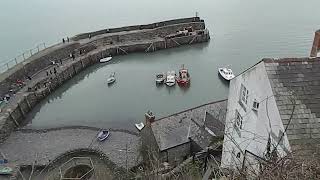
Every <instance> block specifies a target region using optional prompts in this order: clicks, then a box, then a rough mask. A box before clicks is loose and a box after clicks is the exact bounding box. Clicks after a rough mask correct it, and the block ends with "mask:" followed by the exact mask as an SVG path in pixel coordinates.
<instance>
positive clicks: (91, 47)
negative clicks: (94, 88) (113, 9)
mask: <svg viewBox="0 0 320 180" xmlns="http://www.w3.org/2000/svg"><path fill="white" fill-rule="evenodd" d="M189 26H192V27H193V28H194V29H195V30H201V31H199V32H202V33H197V32H196V33H193V34H190V35H188V36H182V37H175V38H170V39H168V38H163V37H164V36H165V35H168V34H171V33H174V32H176V31H177V30H179V29H181V28H184V27H189ZM209 39H210V35H209V32H208V31H207V30H205V25H204V22H200V21H199V22H190V23H183V24H177V25H169V26H163V27H158V28H156V29H153V30H150V29H145V30H141V31H138V32H135V31H134V32H131V31H130V32H120V33H116V34H109V35H107V36H104V35H102V37H99V38H92V39H91V40H89V41H88V40H87V39H86V40H85V41H86V42H85V43H83V42H81V40H79V41H75V42H71V43H70V44H67V45H62V47H59V48H55V49H54V50H52V51H49V52H48V53H44V55H43V56H39V55H38V56H39V57H36V58H35V57H33V58H34V59H33V60H32V61H30V62H28V63H26V64H25V65H24V66H23V67H22V68H19V69H18V70H16V71H15V72H14V73H12V74H11V75H10V76H8V77H7V78H6V79H4V80H3V82H1V88H2V89H1V92H2V94H1V95H3V94H4V92H5V91H8V90H9V89H10V88H13V86H12V85H14V84H15V80H16V79H18V78H21V79H22V78H23V76H25V75H26V74H24V73H27V74H28V75H29V76H33V77H34V78H33V79H32V80H30V82H28V83H27V84H26V85H25V87H23V88H22V89H19V90H18V91H17V93H16V94H15V95H14V96H13V97H12V98H11V99H10V100H9V102H8V104H6V105H5V107H4V108H2V111H1V112H0V143H1V142H3V141H4V140H5V139H6V137H8V135H9V134H10V133H11V132H12V131H13V130H14V129H15V128H17V127H19V126H21V124H23V121H24V119H25V117H26V115H27V113H28V112H30V111H31V110H32V108H33V107H34V106H36V105H37V103H38V102H39V101H41V100H42V99H43V98H45V97H46V96H48V95H49V94H50V93H51V92H52V91H54V90H55V89H56V88H58V87H59V86H61V85H62V84H63V83H64V82H65V81H67V80H69V79H70V78H72V77H73V76H75V75H76V74H78V73H79V72H81V71H82V70H83V69H85V68H87V67H88V66H91V65H93V64H95V63H98V62H99V60H100V59H102V58H105V57H108V56H109V55H112V56H117V55H125V54H128V53H133V52H153V51H156V50H161V49H167V48H174V47H178V46H180V45H186V44H194V43H202V42H207V41H208V40H209ZM110 42H112V43H111V44H110ZM70 52H72V53H75V54H76V55H77V57H76V58H75V59H74V60H72V58H69V57H68V55H69V54H70ZM81 52H82V53H81ZM59 59H60V60H61V59H63V61H62V64H63V65H61V66H55V65H54V67H56V68H57V69H58V70H57V73H55V74H52V75H48V76H40V75H39V74H41V72H40V71H41V69H42V70H43V69H46V68H52V66H53V65H51V61H52V60H59ZM42 73H43V72H42ZM37 76H39V77H37ZM10 83H11V84H10ZM3 86H6V87H3Z"/></svg>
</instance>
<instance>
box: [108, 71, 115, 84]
mask: <svg viewBox="0 0 320 180" xmlns="http://www.w3.org/2000/svg"><path fill="white" fill-rule="evenodd" d="M115 75H116V73H115V72H113V73H111V74H110V76H109V78H108V79H107V83H108V84H112V83H114V82H115V81H116V78H115Z"/></svg>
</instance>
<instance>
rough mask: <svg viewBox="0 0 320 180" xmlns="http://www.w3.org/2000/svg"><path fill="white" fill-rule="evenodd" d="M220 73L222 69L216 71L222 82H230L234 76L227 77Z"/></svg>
mask: <svg viewBox="0 0 320 180" xmlns="http://www.w3.org/2000/svg"><path fill="white" fill-rule="evenodd" d="M221 71H222V68H219V69H218V74H219V75H220V76H221V77H222V78H223V79H224V80H226V81H230V80H232V79H233V78H234V77H235V76H234V75H232V76H231V75H229V76H227V75H225V74H223V73H221Z"/></svg>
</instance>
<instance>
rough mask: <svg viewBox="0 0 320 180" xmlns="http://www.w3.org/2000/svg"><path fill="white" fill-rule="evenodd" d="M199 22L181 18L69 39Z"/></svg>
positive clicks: (83, 34)
mask: <svg viewBox="0 0 320 180" xmlns="http://www.w3.org/2000/svg"><path fill="white" fill-rule="evenodd" d="M201 21H202V20H201V19H200V18H199V17H191V18H181V19H174V20H169V21H162V22H157V23H152V24H145V25H134V26H125V27H120V28H110V29H103V30H99V31H94V32H89V33H82V34H79V35H76V36H74V37H72V38H71V39H72V40H80V39H85V38H88V37H89V34H90V35H91V37H94V36H97V35H101V34H106V33H116V32H122V31H134V30H142V29H154V28H157V27H163V26H168V25H174V24H182V23H190V22H201Z"/></svg>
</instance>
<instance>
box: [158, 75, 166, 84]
mask: <svg viewBox="0 0 320 180" xmlns="http://www.w3.org/2000/svg"><path fill="white" fill-rule="evenodd" d="M165 79H166V75H165V74H164V73H160V74H157V75H156V83H157V84H162V83H163V82H164V80H165Z"/></svg>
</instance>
